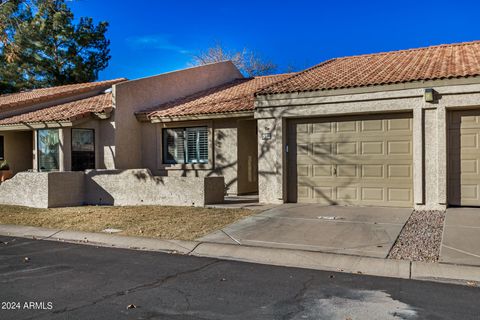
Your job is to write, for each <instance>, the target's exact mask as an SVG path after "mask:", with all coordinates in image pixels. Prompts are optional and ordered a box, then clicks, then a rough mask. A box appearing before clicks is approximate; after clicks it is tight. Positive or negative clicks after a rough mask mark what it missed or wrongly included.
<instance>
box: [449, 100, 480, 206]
mask: <svg viewBox="0 0 480 320" xmlns="http://www.w3.org/2000/svg"><path fill="white" fill-rule="evenodd" d="M449 118H450V119H449V120H450V121H449V126H448V129H449V130H448V164H449V165H448V203H449V204H451V205H462V206H480V170H479V164H480V140H479V139H480V111H479V110H468V111H456V112H451V113H449Z"/></svg>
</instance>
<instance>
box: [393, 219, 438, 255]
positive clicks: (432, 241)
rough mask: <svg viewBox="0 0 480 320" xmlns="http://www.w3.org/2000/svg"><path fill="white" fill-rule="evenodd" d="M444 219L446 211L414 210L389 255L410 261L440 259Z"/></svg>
mask: <svg viewBox="0 0 480 320" xmlns="http://www.w3.org/2000/svg"><path fill="white" fill-rule="evenodd" d="M444 221H445V212H444V211H414V212H413V213H412V215H411V216H410V218H409V219H408V221H407V223H406V224H405V226H404V227H403V230H402V231H401V232H400V235H399V237H398V239H397V241H396V242H395V244H394V246H393V247H392V250H390V253H389V255H388V257H389V258H390V259H402V260H410V261H426V262H436V261H438V258H439V255H440V245H441V243H442V232H443V223H444Z"/></svg>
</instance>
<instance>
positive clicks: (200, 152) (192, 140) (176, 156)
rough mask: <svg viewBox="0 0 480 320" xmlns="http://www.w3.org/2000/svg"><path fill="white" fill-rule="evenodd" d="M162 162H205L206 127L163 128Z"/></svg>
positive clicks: (206, 147)
mask: <svg viewBox="0 0 480 320" xmlns="http://www.w3.org/2000/svg"><path fill="white" fill-rule="evenodd" d="M163 143H164V144H163V159H164V163H167V164H175V163H207V162H208V128H207V127H192V128H174V129H164V130H163Z"/></svg>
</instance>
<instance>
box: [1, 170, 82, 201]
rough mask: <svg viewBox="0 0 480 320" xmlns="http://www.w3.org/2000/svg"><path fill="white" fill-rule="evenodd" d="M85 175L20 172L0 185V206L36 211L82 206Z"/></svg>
mask: <svg viewBox="0 0 480 320" xmlns="http://www.w3.org/2000/svg"><path fill="white" fill-rule="evenodd" d="M84 180H85V179H84V173H83V172H50V173H48V172H38V173H33V172H20V173H17V174H16V175H15V176H14V177H13V178H12V179H10V180H7V181H5V182H3V183H2V184H0V203H1V204H9V205H18V206H26V207H35V208H52V207H62V206H78V205H82V204H83V191H84Z"/></svg>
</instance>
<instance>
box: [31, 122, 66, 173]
mask: <svg viewBox="0 0 480 320" xmlns="http://www.w3.org/2000/svg"><path fill="white" fill-rule="evenodd" d="M41 131H56V132H57V138H58V141H59V143H58V145H57V158H58V159H57V164H58V168H53V169H50V170H47V169H42V168H41V166H40V160H41V155H40V153H41V152H40V143H41V141H40V132H41ZM36 139H37V141H36V142H37V170H38V171H39V172H58V171H60V169H61V163H60V161H61V157H60V130H59V129H57V128H44V129H37V133H36Z"/></svg>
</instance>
